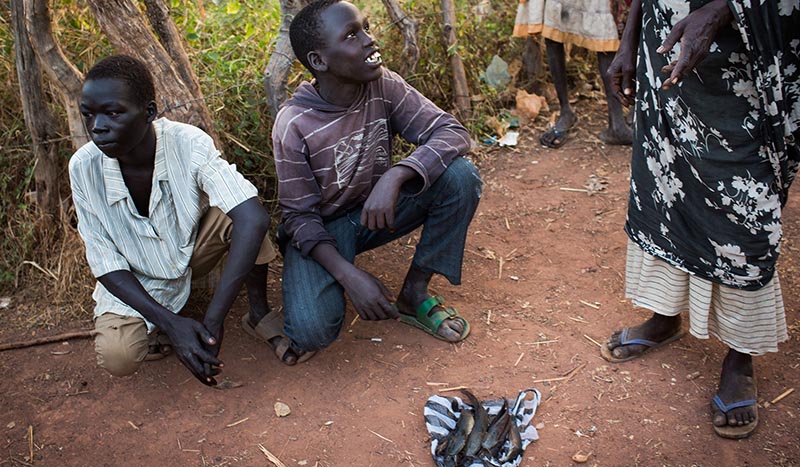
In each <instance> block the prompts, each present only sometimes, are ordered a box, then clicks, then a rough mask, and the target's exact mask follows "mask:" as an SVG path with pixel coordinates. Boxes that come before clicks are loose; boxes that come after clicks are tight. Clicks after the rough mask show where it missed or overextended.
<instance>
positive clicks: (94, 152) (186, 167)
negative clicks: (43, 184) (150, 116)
mask: <svg viewBox="0 0 800 467" xmlns="http://www.w3.org/2000/svg"><path fill="white" fill-rule="evenodd" d="M153 126H154V128H155V132H156V156H155V169H154V170H153V184H152V188H151V191H150V205H149V208H150V209H149V212H150V216H149V217H144V216H141V215H139V212H138V210H137V209H136V206H135V205H134V204H133V199H132V198H131V195H130V192H129V191H128V187H127V186H126V185H125V181H124V180H123V178H122V172H121V171H120V168H119V162H118V161H117V160H116V159H113V158H110V157H108V156H106V155H105V154H103V152H102V151H100V149H99V148H97V146H95V144H94V143H92V142H89V143H87V144H85V145H84V146H83V147H81V148H80V149H79V150H78V151H77V152H76V153H75V154H74V155H73V156H72V158H71V159H70V162H69V177H70V183H71V185H72V196H73V201H74V203H75V210H76V212H77V215H78V232H79V233H80V235H81V238H83V242H84V244H85V246H86V259H87V260H88V262H89V266H90V268H91V270H92V273H93V274H94V276H95V277H100V276H103V275H105V274H108V273H110V272H113V271H120V270H124V271H131V272H132V273H133V275H134V276H135V277H136V278H137V279H138V280H139V282H141V284H142V286H143V287H144V289H145V290H146V291H147V292H148V293H149V294H150V295H151V296H152V297H153V299H155V300H156V301H157V302H158V303H160V304H161V305H163V306H164V307H165V308H167V309H169V310H171V311H172V312H174V313H177V312H178V311H180V309H181V308H182V307H183V305H184V304H185V303H186V300H187V299H188V298H189V291H190V286H191V277H192V271H191V268H189V260H190V259H191V257H192V253H193V251H194V245H195V239H196V238H197V230H198V226H199V223H200V219H201V218H202V217H203V215H204V214H205V213H206V211H208V208H209V206H216V207H218V208H219V209H220V210H222V211H223V212H226V213H227V212H229V211H230V210H231V209H233V208H235V207H236V206H238V205H239V204H240V203H242V202H244V201H246V200H248V199H250V198H252V197H254V196H256V195H257V190H256V188H255V187H254V186H253V185H252V184H251V183H250V182H249V181H247V180H246V179H245V178H244V177H243V176H242V175H241V174H240V173H239V172H237V171H236V166H235V165H232V164H229V163H228V162H226V161H225V160H224V159H222V157H220V153H219V151H217V149H216V148H215V146H214V141H213V140H212V138H211V137H210V136H209V135H207V134H206V133H205V132H203V131H202V130H200V129H199V128H197V127H194V126H191V125H186V124H183V123H178V122H172V121H169V120H167V119H165V118H162V119H159V120H156V121H155V122H153ZM92 298H94V300H95V302H96V306H95V310H94V315H95V316H100V315H102V314H103V313H109V312H110V313H115V314H118V315H124V316H135V317H139V318H143V317H142V316H141V315H140V314H139V313H138V312H136V311H135V310H134V309H132V308H131V307H129V306H128V305H126V304H125V303H123V302H122V301H121V300H119V299H118V298H117V297H115V296H114V295H113V294H111V292H109V291H108V290H106V288H105V287H103V285H102V284H100V283H99V282H98V283H97V285H96V287H95V290H94V294H93V295H92ZM143 319H144V318H143ZM145 321H146V320H145ZM147 325H148V328H149V329H152V324H151V323H149V322H147Z"/></svg>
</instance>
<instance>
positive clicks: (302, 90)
mask: <svg viewBox="0 0 800 467" xmlns="http://www.w3.org/2000/svg"><path fill="white" fill-rule="evenodd" d="M367 86H368V85H364V86H362V87H361V92H360V93H359V95H358V97H357V98H356V99H355V100H354V101H353V103H352V104H351V105H350V106H349V107H342V106H340V105H336V104H331V103H330V102H328V101H326V100H325V99H323V98H322V96H320V95H319V92H317V88H315V87H314V85H313V84H312V83H309V82H308V81H303V82H302V83H300V85H299V86H297V88H296V89H295V91H294V94H293V95H292V97H291V98H289V99H288V100H287V101H285V102H284V103H283V104H282V105H281V107H285V106H289V105H296V106H299V107H303V108H306V109H314V110H317V111H320V112H332V113H339V112H347V111H348V110H350V109H352V108H354V107H358V106H360V105H362V103H363V101H364V95H365V94H366V89H367Z"/></svg>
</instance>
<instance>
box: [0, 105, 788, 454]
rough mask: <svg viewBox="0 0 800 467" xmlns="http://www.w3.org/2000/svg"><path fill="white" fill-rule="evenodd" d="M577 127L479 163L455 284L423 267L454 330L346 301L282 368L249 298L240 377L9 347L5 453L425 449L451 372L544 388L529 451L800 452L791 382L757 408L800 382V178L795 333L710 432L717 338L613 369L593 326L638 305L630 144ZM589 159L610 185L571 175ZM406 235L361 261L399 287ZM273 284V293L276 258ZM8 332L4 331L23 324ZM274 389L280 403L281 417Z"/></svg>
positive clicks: (501, 392) (169, 362)
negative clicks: (323, 343) (560, 144)
mask: <svg viewBox="0 0 800 467" xmlns="http://www.w3.org/2000/svg"><path fill="white" fill-rule="evenodd" d="M584 122H587V120H584ZM583 125H584V126H585V127H587V128H581V129H579V131H578V133H577V135H576V136H575V138H574V139H573V140H572V141H570V142H569V143H568V144H567V145H566V146H565V147H564V148H562V149H561V150H558V151H553V150H546V149H542V148H539V147H538V145H536V144H534V139H533V133H532V132H530V131H525V132H524V133H523V138H522V141H521V144H520V146H519V147H518V148H517V149H515V150H513V151H510V150H498V151H496V152H494V153H492V154H490V157H488V158H486V160H484V161H482V163H481V168H482V174H483V178H484V181H485V185H484V196H483V199H482V201H481V205H480V207H479V214H478V215H477V217H476V218H475V221H474V222H473V224H472V227H471V233H470V236H469V240H468V252H467V253H466V263H465V270H464V271H465V272H464V284H463V285H462V286H461V287H452V286H450V285H449V284H447V283H446V281H444V280H439V281H435V282H434V288H435V291H436V292H437V293H439V294H441V295H444V296H445V297H447V299H448V301H449V302H450V303H451V304H453V305H455V306H457V307H458V308H459V310H460V311H461V313H462V314H463V315H464V316H466V317H467V318H468V319H469V320H470V321H471V323H472V335H471V336H470V338H469V339H468V340H467V341H466V342H464V343H463V344H459V345H451V344H446V343H443V342H440V341H437V340H435V339H433V338H431V337H429V336H427V335H425V334H423V333H421V332H419V331H417V330H414V329H412V328H410V327H407V326H404V325H402V324H400V323H397V322H381V323H368V322H364V321H355V322H351V321H352V319H353V317H354V315H353V314H352V312H351V313H350V314H349V315H348V318H347V323H346V325H345V329H344V330H343V332H342V335H341V337H340V338H339V340H338V341H337V342H336V343H335V344H334V345H333V346H332V347H331V348H330V349H328V350H326V351H324V352H322V353H320V354H318V355H317V356H315V357H314V358H313V359H312V360H310V361H309V362H307V363H304V364H302V365H299V366H296V367H293V368H288V367H285V366H282V365H281V364H279V363H278V362H277V360H276V359H275V358H274V357H272V356H271V354H270V353H269V352H268V351H267V350H266V348H265V347H264V346H262V345H259V344H258V343H257V342H255V341H254V340H252V339H251V338H249V337H248V336H247V335H245V334H244V333H243V332H242V330H241V328H240V325H239V317H240V316H241V314H242V313H244V311H245V310H246V306H247V305H246V299H245V298H244V296H242V297H241V298H240V299H239V301H238V302H237V305H236V308H235V310H234V311H233V312H232V313H231V315H230V316H229V321H228V323H227V328H226V336H225V346H224V348H223V354H222V357H223V359H224V361H225V362H226V368H225V376H227V377H228V378H230V379H231V380H236V381H239V382H241V383H243V386H242V387H239V388H235V389H228V390H214V389H208V388H206V387H204V386H202V385H201V384H199V383H197V382H196V381H195V380H194V379H193V378H190V375H189V373H188V372H187V371H185V370H184V369H183V367H182V366H181V365H180V364H179V363H178V361H177V360H176V359H175V358H168V359H165V360H161V361H158V362H152V363H149V364H146V365H144V367H143V368H142V369H141V370H140V371H139V372H138V373H137V374H136V375H134V376H132V377H127V378H111V377H109V376H107V375H106V374H105V373H104V372H103V371H101V370H99V369H98V368H97V367H96V366H95V363H94V361H93V359H94V355H93V347H92V344H91V342H90V341H88V340H83V341H81V340H73V341H70V342H69V343H66V344H53V345H45V346H39V347H35V348H30V349H26V350H15V351H9V352H4V353H3V354H2V357H3V359H2V360H0V369H2V370H3V372H2V373H3V375H4V376H5V377H4V378H3V379H2V380H1V381H0V430H2V432H3V433H4V438H5V447H4V449H3V451H2V453H0V465H29V464H34V465H42V466H73V465H74V466H104V465H110V466H117V465H120V466H121V465H125V466H127V465H137V466H138V465H148V466H149V465H158V466H160V465H164V466H183V465H186V466H211V465H217V466H222V465H231V466H240V465H241V466H264V465H267V466H270V465H272V464H271V463H270V462H269V461H268V460H267V458H266V457H265V455H264V454H263V452H262V451H261V449H260V447H259V445H261V446H263V447H264V448H266V449H267V450H269V451H270V452H272V453H273V454H274V455H276V456H277V457H278V458H280V459H281V460H282V461H283V462H284V463H285V464H286V465H287V466H290V467H291V466H309V467H313V466H319V467H323V466H325V467H327V466H358V467H361V466H364V467H366V466H409V467H413V466H417V467H420V466H432V465H433V462H432V460H431V457H430V443H429V438H428V434H427V432H426V430H425V427H424V423H423V418H422V408H423V405H424V403H425V401H426V399H427V398H428V397H429V396H431V395H433V394H436V393H437V392H439V391H441V390H443V389H447V388H450V387H455V386H468V387H470V388H471V389H472V390H473V392H475V393H476V394H477V395H478V396H479V397H481V398H482V399H490V398H497V397H501V396H505V397H513V396H515V395H516V394H517V393H518V392H519V391H520V390H523V389H526V388H531V387H534V388H537V389H539V390H540V391H541V393H542V401H543V403H542V405H541V406H540V408H539V411H538V413H537V415H536V417H535V419H534V424H536V425H538V427H539V433H540V436H541V439H540V441H538V442H536V443H534V444H533V445H531V446H530V447H529V448H528V450H527V451H526V454H525V457H524V460H523V463H522V465H523V466H565V465H572V464H573V463H572V461H571V460H570V458H571V456H572V455H573V454H575V453H576V452H578V451H583V453H592V454H591V456H590V458H589V462H588V463H587V464H586V465H598V466H634V465H640V466H654V465H665V466H690V465H703V466H740V465H741V466H767V465H785V466H788V465H800V443H799V442H798V438H797V435H798V433H800V393H798V392H795V393H794V394H791V395H789V396H788V397H786V398H785V399H783V400H782V401H780V402H779V403H777V404H775V405H771V406H769V407H765V405H763V403H764V402H765V401H770V400H772V399H774V398H775V397H777V396H778V395H780V394H781V393H783V392H784V391H785V390H787V389H790V388H798V386H800V369H799V368H798V367H800V345H798V343H797V336H798V332H800V331H799V329H800V316H799V315H798V312H797V311H796V310H797V308H798V304H799V303H800V291H798V287H797V286H796V285H797V283H798V271H797V268H796V264H797V263H796V261H797V258H798V254H799V251H800V237H798V235H800V218H799V216H798V211H800V205H798V202H797V199H796V197H797V195H795V198H794V200H793V201H792V202H791V203H790V206H789V207H788V209H787V211H788V212H787V215H786V224H785V226H786V231H787V236H786V237H787V240H786V242H785V247H784V250H783V251H784V255H783V257H782V259H781V262H780V264H779V267H780V270H781V274H782V277H781V278H782V283H783V289H784V291H785V300H786V305H787V321H788V323H789V325H790V333H791V339H792V340H790V341H789V342H788V343H786V344H784V345H783V346H782V347H781V354H775V355H769V356H765V357H761V358H758V359H757V360H756V365H757V367H756V371H757V376H758V382H759V396H760V399H761V402H762V408H761V410H760V415H761V422H760V426H759V429H758V431H757V432H756V435H755V436H753V437H752V438H751V439H748V440H744V441H739V442H734V441H727V440H722V439H720V438H718V437H717V436H715V435H714V433H713V431H712V429H711V426H710V424H709V423H710V422H709V401H710V399H711V397H712V395H713V394H714V392H715V387H716V381H717V375H718V370H719V366H720V363H721V360H722V357H723V356H724V353H723V350H724V349H723V348H722V346H721V345H720V344H719V343H718V342H716V341H700V340H698V339H695V338H693V337H687V338H684V339H683V340H682V341H680V342H678V343H676V344H674V345H672V346H671V347H669V348H666V349H663V350H659V351H658V352H654V353H653V354H651V355H649V356H648V358H646V359H643V360H639V361H633V362H629V363H626V364H621V365H616V366H611V365H610V364H607V363H606V362H605V361H604V360H602V359H601V358H600V356H599V354H598V347H597V345H596V343H595V341H596V342H603V341H604V340H605V339H606V337H607V336H608V335H609V334H610V333H611V332H612V330H614V329H617V328H618V327H620V326H621V325H624V324H630V323H633V322H636V321H638V320H642V319H643V318H644V317H645V316H646V315H647V314H646V312H644V311H641V310H634V309H633V308H632V307H631V306H630V304H628V303H627V302H625V301H624V300H623V273H624V251H625V234H624V232H623V231H622V225H623V223H624V219H625V210H626V199H627V188H628V183H627V177H628V158H629V157H630V156H629V153H630V150H629V149H620V148H605V147H602V146H600V145H599V144H597V142H596V139H594V138H593V137H591V133H590V131H589V130H590V129H591V130H592V131H596V128H588V127H589V125H590V121H588V122H587V123H584V124H583ZM591 175H595V176H596V177H597V182H596V183H600V184H601V185H603V186H604V187H605V188H604V190H602V191H601V192H599V193H597V194H594V195H593V196H589V195H588V194H587V193H586V192H581V191H575V190H581V189H584V188H585V187H586V184H587V182H588V181H589V179H590V176H591ZM413 244H414V241H413V239H404V240H402V241H400V242H397V243H395V244H392V245H391V246H389V247H387V248H384V249H382V250H380V251H378V252H377V253H368V254H365V255H364V256H363V257H361V258H359V262H360V264H361V265H363V266H364V267H365V268H367V269H368V270H369V271H371V272H373V273H374V274H377V275H379V276H380V277H382V278H383V279H384V280H385V281H386V283H387V284H389V285H390V288H392V289H393V290H397V288H398V287H399V285H400V282H401V280H402V276H403V273H404V271H405V268H406V265H407V262H406V260H407V259H408V258H410V257H411V255H412V253H413ZM271 282H272V285H273V287H271V288H272V290H271V292H270V294H271V297H274V300H273V301H277V300H278V297H279V292H278V288H277V286H278V284H277V279H276V276H275V275H272V277H271ZM10 316H13V313H10ZM86 325H87V323H76V324H75V326H86ZM9 329H11V328H6V329H5V330H0V342H8V341H12V340H19V339H20V338H22V337H24V336H20V335H19V334H18V333H13V332H11V331H10V330H9ZM65 329H66V327H65V328H63V329H52V330H39V331H38V332H37V335H42V334H45V333H51V332H57V331H63V330H65ZM372 338H379V339H380V341H379V342H377V341H374V340H372ZM570 372H571V373H570ZM567 374H571V375H572V376H571V378H567V379H562V380H560V381H558V380H556V381H550V382H542V381H541V380H547V379H554V378H555V379H557V378H563V377H564V376H565V375H567ZM798 389H800V388H798ZM443 394H444V395H452V394H454V393H452V392H450V393H443ZM278 401H281V402H284V403H286V404H287V405H289V407H290V408H291V414H290V415H289V416H287V417H284V418H278V417H277V416H276V415H275V412H274V409H273V405H274V403H275V402H278ZM29 427H32V428H29ZM29 430H32V435H33V440H32V441H33V444H30V438H31V437H30V433H31V431H29ZM31 450H32V451H33V459H30V452H31Z"/></svg>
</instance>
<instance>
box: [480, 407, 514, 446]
mask: <svg viewBox="0 0 800 467" xmlns="http://www.w3.org/2000/svg"><path fill="white" fill-rule="evenodd" d="M510 420H511V416H510V415H509V413H508V401H506V400H505V399H504V400H503V405H502V406H501V407H500V410H499V411H498V412H497V415H495V416H494V418H493V419H492V422H491V423H490V424H489V428H488V429H487V430H486V436H485V437H484V438H483V441H481V447H482V448H483V449H485V450H486V451H489V452H492V451H494V450H495V449H496V448H497V446H498V445H500V444H502V443H503V441H505V440H506V434H507V433H508V424H509V423H510V422H509V421H510Z"/></svg>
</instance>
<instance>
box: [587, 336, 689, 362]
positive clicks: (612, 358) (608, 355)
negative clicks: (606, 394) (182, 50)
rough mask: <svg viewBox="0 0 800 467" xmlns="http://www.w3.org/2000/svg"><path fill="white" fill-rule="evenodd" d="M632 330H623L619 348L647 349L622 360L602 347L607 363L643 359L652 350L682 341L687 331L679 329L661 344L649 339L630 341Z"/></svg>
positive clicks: (602, 353) (601, 352)
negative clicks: (631, 346)
mask: <svg viewBox="0 0 800 467" xmlns="http://www.w3.org/2000/svg"><path fill="white" fill-rule="evenodd" d="M630 330H631V328H625V329H623V330H622V333H621V334H620V338H619V346H618V347H624V346H626V345H644V346H646V348H645V349H644V350H642V352H641V353H638V354H635V355H628V356H627V357H623V358H620V357H617V356H616V355H614V354H613V353H612V350H611V349H609V348H608V346H607V345H603V346H602V347H600V355H601V356H602V357H603V358H604V359H606V360H607V361H609V362H611V363H622V362H627V361H630V360H634V359H637V358H639V357H641V356H642V355H644V354H646V353H647V352H650V351H651V350H654V349H657V348H659V347H662V346H664V345H667V344H669V343H670V342H674V341H676V340H678V339H680V338H681V337H683V336H684V335H686V331H684V330H683V329H681V328H679V329H677V330H676V331H675V333H674V334H672V335H671V336H669V337H667V338H666V339H664V340H662V341H660V342H656V341H651V340H649V339H629V338H628V334H629V333H630ZM615 348H616V347H615Z"/></svg>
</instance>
